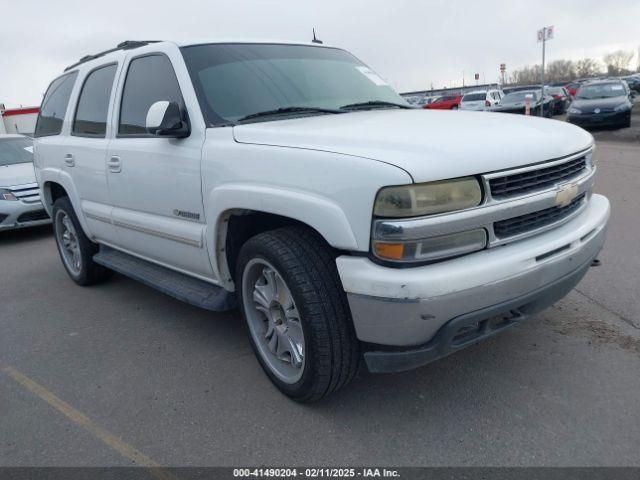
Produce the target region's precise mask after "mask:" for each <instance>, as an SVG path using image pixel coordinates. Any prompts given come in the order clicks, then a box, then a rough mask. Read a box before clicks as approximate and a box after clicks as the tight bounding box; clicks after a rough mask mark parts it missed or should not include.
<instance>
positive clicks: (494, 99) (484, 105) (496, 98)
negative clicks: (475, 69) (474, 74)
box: [460, 90, 504, 110]
mask: <svg viewBox="0 0 640 480" xmlns="http://www.w3.org/2000/svg"><path fill="white" fill-rule="evenodd" d="M502 97H504V93H503V92H502V91H501V90H476V91H473V92H469V93H466V94H465V95H464V97H462V100H461V101H460V110H488V109H490V108H491V107H494V106H496V105H498V104H499V103H500V101H501V100H502Z"/></svg>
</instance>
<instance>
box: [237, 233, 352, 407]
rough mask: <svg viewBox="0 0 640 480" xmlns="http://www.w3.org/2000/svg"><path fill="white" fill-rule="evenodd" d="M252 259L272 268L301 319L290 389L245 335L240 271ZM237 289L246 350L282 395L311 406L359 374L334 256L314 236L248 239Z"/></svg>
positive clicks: (239, 265) (272, 235)
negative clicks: (300, 346) (300, 355)
mask: <svg viewBox="0 0 640 480" xmlns="http://www.w3.org/2000/svg"><path fill="white" fill-rule="evenodd" d="M256 259H257V260H258V261H263V260H266V261H267V262H268V263H269V264H271V265H273V266H274V267H275V269H276V270H277V271H278V273H279V274H280V275H281V276H282V278H283V280H284V281H285V283H286V285H287V287H288V288H289V290H290V291H291V295H292V297H293V300H294V301H295V305H296V306H297V310H298V312H299V314H300V316H299V317H300V322H301V324H302V329H303V334H304V345H305V347H304V359H305V363H304V366H303V368H302V370H303V371H302V376H301V377H300V379H299V380H297V381H296V382H295V383H285V382H283V381H282V380H281V379H280V378H278V377H277V376H276V375H275V374H274V372H273V371H272V370H271V368H270V367H269V365H268V363H267V362H266V361H265V359H264V358H263V356H262V355H263V354H262V353H260V349H259V348H258V346H257V345H256V343H255V340H254V338H253V335H252V334H251V331H250V327H249V319H248V317H247V312H246V309H245V300H244V299H245V297H244V295H243V280H244V278H243V276H244V275H245V271H246V270H247V269H246V268H245V267H247V265H248V264H249V262H250V261H251V262H255V261H256ZM236 288H237V290H238V293H239V295H238V299H239V304H240V309H241V311H242V315H243V318H244V319H245V323H246V324H247V330H248V331H249V338H250V341H251V346H252V348H253V350H254V352H255V354H256V357H257V358H258V361H259V362H260V365H261V366H262V368H263V369H264V371H265V372H266V374H267V375H268V377H269V378H270V379H271V381H272V382H273V383H274V385H275V386H276V387H277V388H278V389H279V390H280V391H281V392H282V393H284V394H285V395H287V396H289V397H291V398H292V399H294V400H296V401H299V402H313V401H318V400H320V399H321V398H323V397H325V396H327V395H329V394H330V393H332V392H334V391H336V390H338V389H339V388H341V387H343V386H345V385H346V384H348V383H349V382H350V381H351V380H352V379H353V377H354V376H355V374H356V372H357V370H358V368H359V363H360V344H359V342H358V340H357V338H356V335H355V330H354V328H353V322H352V320H351V314H350V310H349V305H348V302H347V298H346V294H345V292H344V290H343V288H342V284H341V282H340V278H339V276H338V270H337V268H336V262H335V256H334V254H333V252H332V250H331V248H330V247H329V246H328V245H327V243H326V242H325V241H324V239H323V238H322V237H321V236H320V235H319V234H317V233H316V232H315V231H313V230H311V229H307V228H304V227H285V228H280V229H277V230H272V231H269V232H265V233H261V234H258V235H256V236H255V237H252V238H251V239H249V240H248V241H247V242H246V243H245V244H244V245H243V246H242V248H241V250H240V255H239V258H238V262H237V267H236ZM247 301H248V300H247ZM249 308H251V307H249Z"/></svg>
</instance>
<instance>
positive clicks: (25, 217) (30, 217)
mask: <svg viewBox="0 0 640 480" xmlns="http://www.w3.org/2000/svg"><path fill="white" fill-rule="evenodd" d="M48 218H49V214H48V213H47V212H46V210H34V211H33V212H27V213H23V214H22V215H20V216H19V217H18V219H17V222H18V223H27V222H37V221H39V220H47V219H48Z"/></svg>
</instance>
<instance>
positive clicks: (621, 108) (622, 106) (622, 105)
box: [613, 103, 629, 112]
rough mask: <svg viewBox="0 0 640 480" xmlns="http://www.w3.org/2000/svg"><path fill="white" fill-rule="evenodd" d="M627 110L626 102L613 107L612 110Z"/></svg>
mask: <svg viewBox="0 0 640 480" xmlns="http://www.w3.org/2000/svg"><path fill="white" fill-rule="evenodd" d="M627 110H629V105H627V104H626V103H623V104H621V105H618V106H617V107H616V108H614V109H613V111H614V112H626V111H627Z"/></svg>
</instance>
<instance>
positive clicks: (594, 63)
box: [576, 58, 602, 78]
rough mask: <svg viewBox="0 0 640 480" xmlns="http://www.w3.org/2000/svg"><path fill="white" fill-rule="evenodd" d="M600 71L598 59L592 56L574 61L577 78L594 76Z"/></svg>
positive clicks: (600, 66)
mask: <svg viewBox="0 0 640 480" xmlns="http://www.w3.org/2000/svg"><path fill="white" fill-rule="evenodd" d="M600 73H602V65H601V63H600V61H598V60H596V59H594V58H583V59H581V60H578V61H577V62H576V75H577V76H578V78H589V77H595V76H597V75H599V74H600Z"/></svg>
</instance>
